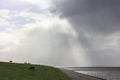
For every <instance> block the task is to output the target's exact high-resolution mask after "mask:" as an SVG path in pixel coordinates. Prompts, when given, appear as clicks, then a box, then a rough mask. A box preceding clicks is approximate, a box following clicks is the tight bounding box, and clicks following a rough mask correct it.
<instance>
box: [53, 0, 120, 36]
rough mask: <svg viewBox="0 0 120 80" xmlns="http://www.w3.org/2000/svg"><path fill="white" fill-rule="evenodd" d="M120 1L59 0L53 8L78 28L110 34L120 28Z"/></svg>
mask: <svg viewBox="0 0 120 80" xmlns="http://www.w3.org/2000/svg"><path fill="white" fill-rule="evenodd" d="M119 3H120V1H119V0H64V1H63V0H62V1H58V0H57V1H55V5H54V9H53V10H54V11H56V12H58V13H61V16H62V17H67V18H68V19H69V21H70V22H71V23H72V24H73V26H74V27H75V29H76V30H78V29H79V30H81V31H83V30H84V31H88V32H90V33H100V34H101V33H104V34H110V33H114V32H116V31H119V30H120V27H119V26H120V23H119V21H120V5H119Z"/></svg>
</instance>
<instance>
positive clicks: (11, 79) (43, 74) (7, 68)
mask: <svg viewBox="0 0 120 80" xmlns="http://www.w3.org/2000/svg"><path fill="white" fill-rule="evenodd" d="M31 66H32V67H35V71H30V70H29V67H31ZM0 80H69V78H68V77H67V76H66V75H65V74H64V73H63V72H61V71H60V70H59V69H57V68H53V67H49V66H40V65H32V64H18V63H6V62H0Z"/></svg>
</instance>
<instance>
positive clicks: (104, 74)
mask: <svg viewBox="0 0 120 80" xmlns="http://www.w3.org/2000/svg"><path fill="white" fill-rule="evenodd" d="M68 69H70V70H74V71H75V72H78V73H82V74H87V75H90V76H95V77H99V78H103V79H106V80H120V67H72V68H68Z"/></svg>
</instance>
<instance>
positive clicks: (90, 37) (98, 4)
mask: <svg viewBox="0 0 120 80" xmlns="http://www.w3.org/2000/svg"><path fill="white" fill-rule="evenodd" d="M119 4H120V1H119V0H0V61H9V60H13V61H15V62H22V63H23V62H30V63H37V64H45V65H53V66H120V63H119V61H120V22H119V21H120V5H119Z"/></svg>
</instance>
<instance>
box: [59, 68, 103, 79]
mask: <svg viewBox="0 0 120 80" xmlns="http://www.w3.org/2000/svg"><path fill="white" fill-rule="evenodd" d="M60 70H61V71H62V72H64V73H65V74H66V75H67V76H68V77H70V79H71V80H105V79H102V78H97V77H93V76H89V75H85V74H81V73H77V72H74V71H72V70H66V69H60Z"/></svg>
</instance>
